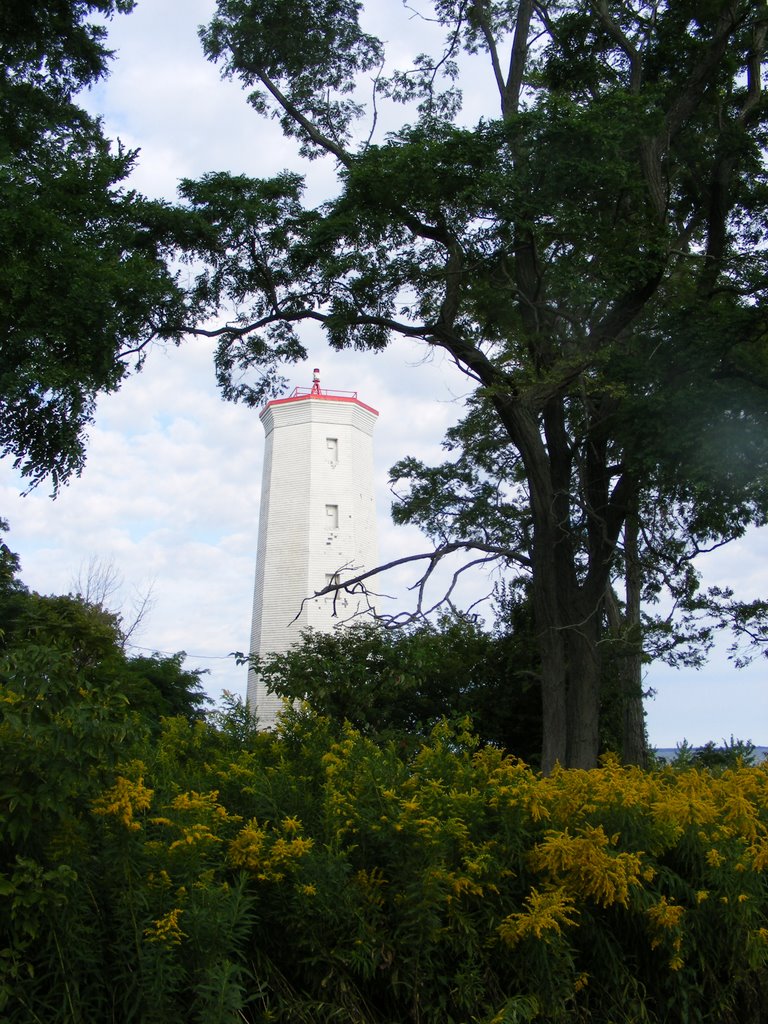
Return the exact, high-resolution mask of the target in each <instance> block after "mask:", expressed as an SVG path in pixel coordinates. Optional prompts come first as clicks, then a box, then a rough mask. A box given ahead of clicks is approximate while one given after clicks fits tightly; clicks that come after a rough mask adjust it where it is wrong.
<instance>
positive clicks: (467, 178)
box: [181, 0, 768, 768]
mask: <svg viewBox="0 0 768 1024" xmlns="http://www.w3.org/2000/svg"><path fill="white" fill-rule="evenodd" d="M409 16H411V17H413V18H414V20H415V22H416V24H418V23H419V21H420V19H423V22H424V24H427V23H428V24H430V25H431V26H432V27H434V26H435V25H439V26H441V27H442V29H443V33H444V34H443V41H442V43H441V44H440V45H439V46H438V47H437V48H436V49H433V51H432V52H425V53H424V54H422V55H421V56H419V57H418V58H417V59H416V60H415V61H414V63H413V65H412V66H408V67H404V66H398V65H397V64H394V65H393V64H392V63H388V62H387V54H386V46H385V44H384V42H382V41H381V40H380V39H377V38H375V37H373V36H372V34H370V33H369V32H367V31H366V29H365V22H366V12H365V10H364V9H363V8H362V6H361V5H360V4H358V3H354V2H350V0H328V2H325V3H320V4H317V3H312V4H309V3H307V4H304V3H299V4H296V3H294V2H290V3H288V2H285V0H220V2H219V3H218V4H217V11H216V15H215V17H214V18H213V20H212V21H211V22H210V24H209V25H208V26H207V27H206V28H205V29H203V30H202V33H201V34H202V40H203V45H204V47H205V50H206V53H207V54H208V56H209V57H210V58H211V59H212V60H215V61H217V62H218V63H219V65H220V66H221V68H222V73H223V74H224V75H226V76H229V77H232V78H235V79H238V80H240V81H241V82H242V83H243V85H244V87H245V88H246V89H247V90H249V99H250V102H251V103H252V105H253V106H254V108H255V110H256V111H257V112H258V113H260V114H270V115H272V116H275V117H277V118H278V119H279V121H280V123H281V125H282V127H283V130H284V131H285V133H286V134H287V135H289V136H291V137H292V138H295V140H296V144H297V146H298V148H299V149H300V151H301V152H303V153H304V154H306V155H308V156H310V157H313V158H320V157H325V158H328V159H330V160H331V161H332V162H333V163H334V164H335V166H336V168H337V173H338V189H339V191H338V195H337V196H336V197H335V198H334V199H331V200H329V201H328V202H327V203H325V204H323V205H321V206H319V207H316V208H309V207H308V206H306V205H305V204H304V203H303V201H302V187H303V183H302V180H301V179H300V177H299V176H297V175H295V174H289V173H285V174H283V175H280V176H278V177H276V178H273V179H270V180H247V179H244V178H242V177H238V178H236V177H233V176H231V175H228V174H226V173H219V174H212V175H209V176H207V177H205V178H204V179H202V180H201V181H197V182H191V181H188V182H185V183H183V185H182V190H181V191H182V196H183V198H184V200H185V201H186V202H187V203H188V204H189V206H190V207H191V208H192V209H193V210H194V211H195V212H197V213H199V214H200V215H201V216H202V217H203V218H205V219H206V220H207V221H208V222H209V224H210V226H211V228H212V229H213V232H214V233H215V237H216V241H215V244H212V245H209V246H208V247H207V248H206V247H203V249H201V250H199V251H198V255H199V256H201V257H202V258H203V259H206V260H207V261H208V263H209V269H208V270H207V271H206V272H205V273H203V274H202V275H200V276H199V278H198V281H197V286H196V289H195V293H194V298H195V301H197V302H200V303H202V304H203V305H204V306H205V307H206V308H207V309H208V310H209V311H211V312H213V311H215V310H220V309H222V308H223V306H224V304H225V303H231V304H233V305H234V306H235V307H236V309H237V314H236V315H235V316H233V317H231V318H230V319H229V320H228V321H227V323H226V324H225V325H223V326H222V327H221V328H220V329H219V330H218V331H217V332H216V333H217V334H218V336H219V338H220V344H219V350H218V357H217V365H218V371H219V374H220V379H221V380H222V383H223V385H224V389H225V392H226V393H227V394H228V395H229V396H230V397H234V398H242V399H245V400H247V401H251V402H259V401H261V400H262V399H263V398H264V397H266V396H267V395H269V394H270V393H272V392H271V389H272V388H273V387H274V385H275V379H276V376H277V372H278V369H279V366H280V365H281V363H283V362H285V361H293V360H296V359H298V358H301V357H302V355H303V352H304V350H303V347H302V344H301V339H300V335H299V334H298V333H297V325H299V324H300V323H301V322H306V321H311V322H315V323H319V324H321V325H322V326H323V327H324V329H325V330H326V332H327V335H328V339H329V341H330V343H331V345H333V346H335V347H346V346H356V347H358V348H361V349H368V350H376V349H379V348H381V347H383V346H385V345H386V344H387V343H388V340H389V339H390V337H391V336H392V335H393V334H400V335H403V336H406V337H409V338H415V339H419V340H421V341H422V342H423V343H424V345H425V346H426V347H427V348H431V347H439V348H441V349H443V350H444V351H445V352H446V353H448V354H449V356H450V357H452V358H453V359H454V360H455V361H456V363H457V365H458V366H459V367H460V368H461V369H462V370H463V371H464V372H465V374H466V375H467V378H468V379H469V380H470V381H471V382H473V384H474V386H475V389H476V390H475V392H474V395H473V397H472V399H471V402H470V408H469V418H468V420H467V424H466V426H465V429H464V432H463V433H462V434H460V435H455V436H454V441H455V442H457V444H458V447H459V449H460V451H461V452H463V453H464V454H463V456H462V457H463V458H464V460H465V461H464V467H465V468H466V473H467V474H468V476H467V478H466V479H464V478H462V477H460V476H459V479H458V482H459V485H460V487H459V489H458V490H457V487H456V482H457V479H456V475H457V474H461V473H462V472H464V470H463V469H462V464H461V457H460V458H459V460H458V462H457V460H456V458H455V457H454V459H453V460H452V462H451V464H450V465H448V466H447V467H445V468H444V469H443V470H442V471H437V470H436V471H430V470H428V468H427V467H422V466H418V465H416V464H414V463H407V462H406V463H403V464H401V466H400V468H399V470H398V473H397V475H398V476H399V477H400V478H401V480H403V481H405V484H406V495H405V498H404V500H405V502H406V505H405V506H404V508H403V510H402V511H401V516H402V518H411V520H412V521H418V522H421V523H422V524H424V525H426V526H427V527H428V529H429V530H430V532H431V533H432V535H433V536H434V538H435V539H436V540H437V542H438V545H440V544H447V543H451V544H452V545H454V546H455V545H456V544H457V543H458V544H460V545H461V544H463V545H464V546H466V548H467V549H471V548H472V547H479V548H481V549H483V548H484V546H487V545H488V544H493V545H494V546H495V547H496V548H499V547H501V548H502V549H503V550H501V551H498V552H497V553H499V554H501V555H502V557H503V558H504V560H505V561H506V562H507V564H508V565H509V567H510V570H511V571H512V572H513V573H523V574H526V575H529V576H530V580H531V594H532V601H533V606H534V613H535V622H536V627H535V628H536V633H537V636H538V639H539V645H540V657H541V664H542V692H543V706H544V751H543V765H544V766H545V768H551V767H552V766H553V765H554V764H555V763H556V762H557V761H559V762H560V763H562V764H567V765H574V766H590V765H593V764H594V763H595V758H596V755H597V749H598V732H599V715H600V701H601V692H600V691H601V677H602V672H601V660H602V652H603V645H604V641H605V639H606V637H607V630H608V629H609V622H608V619H609V614H608V603H609V602H610V601H611V600H612V598H611V596H610V592H611V591H612V589H613V585H614V584H615V583H616V582H617V581H620V580H621V579H625V580H626V581H627V585H628V589H627V594H626V598H625V600H623V602H622V601H618V600H615V601H613V606H614V609H615V608H619V609H621V608H622V607H623V611H624V614H625V616H627V619H628V621H627V624H628V626H629V627H630V628H634V627H635V626H636V622H635V621H634V620H635V619H636V618H637V614H638V613H637V599H636V598H637V594H636V591H637V586H638V579H639V578H640V576H639V571H638V569H637V566H638V565H640V564H641V559H642V558H643V557H647V558H650V557H651V553H652V551H653V549H654V544H655V545H656V546H657V547H658V548H659V549H661V548H662V547H663V548H664V551H665V552H666V555H665V557H667V556H668V564H676V566H677V568H678V569H679V568H680V567H681V566H682V565H683V562H684V561H685V559H683V560H681V559H680V558H677V563H675V558H674V556H673V555H671V554H670V551H671V548H670V547H669V545H670V544H673V545H674V544H675V543H677V544H680V543H682V544H683V545H693V546H694V547H695V546H702V545H705V544H707V543H711V542H714V543H719V542H721V541H722V540H724V539H729V538H731V537H733V536H737V535H739V534H740V533H741V532H743V530H744V529H745V528H746V526H747V525H748V524H749V523H753V522H758V523H761V522H763V520H764V517H765V510H766V467H767V466H768V461H767V456H768V451H767V450H766V445H767V444H768V431H766V426H768V423H767V422H766V402H765V395H766V390H765V388H766V383H768V347H767V346H766V334H765V328H766V322H765V302H764V300H765V288H766V283H767V282H768V278H767V277H766V251H767V250H766V246H765V224H766V221H765V213H766V176H765V165H764V143H765V126H766V110H767V107H766V102H765V100H764V96H763V91H762V79H761V75H762V66H763V62H764V56H765V40H766V31H767V30H768V20H767V19H766V10H765V7H764V5H763V4H760V3H755V2H752V0H727V2H726V0H713V2H711V3H705V4H702V3H695V4H694V3H689V2H687V0H683V2H675V3H663V2H660V3H646V2H635V0H629V2H609V0H599V2H588V0H550V2H546V3H535V2H533V0H520V2H516V3H511V2H499V0H460V2H459V0H451V2H443V0H440V2H435V3H430V4H423V5H421V6H419V7H418V8H417V9H416V10H414V11H412V12H409ZM432 38H434V35H433V36H432ZM470 76H471V78H472V82H473V89H474V95H475V97H478V96H481V95H484V96H485V97H486V99H487V102H486V104H485V107H484V109H483V110H482V112H481V114H480V115H479V116H477V115H473V116H472V117H469V116H464V115H463V113H462V91H461V90H462V86H463V85H465V84H466V79H467V78H468V77H470ZM483 76H484V77H483ZM366 90H367V93H368V95H367V97H366V96H365V95H364V94H365V92H366ZM366 98H367V100H368V105H367V108H366V104H365V100H366ZM398 108H399V110H400V115H399V121H398V119H397V118H398V115H397V109H398ZM473 109H474V106H473ZM375 115H378V116H379V117H380V118H381V120H382V121H386V123H387V125H388V126H391V129H390V131H389V133H388V134H387V135H386V136H385V137H384V138H383V139H382V140H380V139H378V138H377V137H376V135H375V133H372V132H371V131H369V129H370V128H371V125H372V124H373V123H374V120H375ZM366 117H367V118H368V120H367V121H365V118H366ZM253 367H258V369H259V371H260V373H261V374H263V376H261V377H260V378H259V379H258V381H257V383H255V384H251V383H249V381H248V378H247V376H244V371H246V372H247V370H248V369H250V368H253ZM441 473H442V475H441ZM465 485H466V487H467V488H469V491H468V492H464V491H461V488H463V487H465ZM409 487H410V491H408V488H409ZM408 493H409V494H410V498H409V497H408ZM459 494H461V497H459ZM491 498H492V499H493V500H491ZM409 501H410V502H411V504H410V506H409V505H408V504H407V503H408V502H409ZM457 506H459V507H457ZM665 509H666V510H667V512H668V514H669V517H670V520H674V522H675V524H676V530H678V532H675V531H672V533H670V532H669V530H666V532H664V530H662V531H661V533H660V534H658V535H656V536H651V532H652V531H651V530H650V527H651V526H652V525H654V523H655V522H656V521H657V520H658V511H659V510H661V512H662V513H663V512H664V510H665ZM661 525H662V526H664V525H665V524H661ZM633 566H634V568H633ZM657 566H658V575H657V578H658V579H661V580H663V579H664V578H665V576H666V575H667V573H666V565H664V564H662V563H661V562H658V563H657ZM633 588H634V590H633ZM630 591H633V592H632V593H630ZM616 596H617V595H615V594H614V595H613V597H616ZM630 620H631V621H630ZM632 676H633V678H634V680H635V684H633V685H635V698H636V699H638V700H639V696H640V694H639V690H638V687H639V677H638V674H637V672H633V673H632Z"/></svg>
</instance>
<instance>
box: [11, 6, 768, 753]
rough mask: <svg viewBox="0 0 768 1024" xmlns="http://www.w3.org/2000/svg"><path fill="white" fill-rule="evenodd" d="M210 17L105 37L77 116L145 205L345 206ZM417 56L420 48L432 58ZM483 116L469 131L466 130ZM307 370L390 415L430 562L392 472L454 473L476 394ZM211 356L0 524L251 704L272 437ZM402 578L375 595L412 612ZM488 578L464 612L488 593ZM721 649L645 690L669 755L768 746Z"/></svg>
mask: <svg viewBox="0 0 768 1024" xmlns="http://www.w3.org/2000/svg"><path fill="white" fill-rule="evenodd" d="M213 8H214V4H213V0H139V3H138V6H137V8H136V10H135V11H134V12H133V13H132V14H131V15H129V16H127V17H126V16H122V17H119V18H117V19H115V21H114V22H112V23H111V29H110V46H111V47H112V48H113V49H114V50H115V51H116V56H115V61H114V62H113V69H112V74H111V76H110V77H109V79H107V80H106V81H105V82H103V83H100V84H99V85H98V86H97V87H96V88H95V89H93V90H92V91H91V92H90V93H88V94H87V95H86V96H84V97H83V102H84V104H85V105H87V106H88V107H89V109H91V110H92V111H93V112H95V113H98V114H99V115H100V116H102V117H103V119H104V122H105V126H106V131H107V134H108V135H109V136H110V137H112V138H120V139H121V140H122V142H123V143H124V144H125V145H127V146H128V147H129V148H137V149H139V150H140V154H139V158H138V165H137V168H136V171H135V172H134V176H133V178H132V181H131V183H132V184H133V185H134V186H135V187H136V188H138V189H139V190H141V191H142V192H144V193H145V194H146V195H148V196H151V197H164V198H167V199H173V198H174V197H175V190H176V186H177V183H178V181H179V179H181V178H184V177H192V178H194V177H199V176H201V175H202V174H204V173H206V172H207V171H215V170H228V171H231V172H233V173H245V174H249V175H252V176H268V175H271V174H275V173H277V172H279V171H280V170H282V169H284V168H287V167H289V168H292V169H299V170H302V171H304V172H306V173H307V174H308V185H309V190H308V195H309V197H310V199H313V200H317V201H319V200H322V199H323V198H325V197H326V196H327V195H328V194H329V190H330V189H331V187H332V177H331V176H330V172H331V168H330V167H328V166H327V165H326V164H324V163H323V162H322V161H318V162H314V163H312V164H306V163H304V162H302V161H301V160H299V159H298V158H297V157H296V155H295V149H294V145H293V144H292V143H291V142H290V141H286V140H284V139H283V138H282V136H281V134H280V132H279V128H278V127H277V125H276V124H275V123H274V122H269V121H265V120H263V119H261V118H259V117H258V116H257V115H256V114H255V113H254V112H253V111H252V110H251V108H250V107H249V106H248V104H247V101H246V97H245V93H244V92H243V91H242V90H241V89H240V87H239V86H238V85H237V84H236V83H232V82H226V81H222V80H221V79H220V76H219V72H218V70H217V69H216V68H215V67H214V66H213V65H211V64H209V63H208V62H207V61H206V60H205V58H204V56H203V54H202V50H201V47H200V44H199V41H198V38H197V27H198V25H200V24H203V23H204V22H206V21H207V20H208V18H209V17H210V14H211V13H212V11H213ZM368 9H369V16H370V19H371V20H370V23H369V24H370V27H371V29H372V30H373V31H376V32H378V33H379V34H381V35H382V36H383V37H384V38H386V39H388V40H389V41H390V43H391V44H392V49H393V50H394V51H395V52H396V54H397V55H398V56H399V57H400V58H402V59H404V58H405V57H406V56H407V53H408V52H409V47H410V49H413V48H414V47H415V46H416V41H415V39H414V38H413V37H414V36H415V35H416V34H417V33H415V32H413V33H412V32H409V31H408V27H409V24H410V25H412V22H408V21H404V22H403V25H405V27H406V32H403V31H402V28H401V27H398V26H397V25H396V24H395V21H394V17H393V13H397V11H398V10H399V5H398V4H397V3H396V0H378V2H377V3H373V4H369V5H368ZM419 41H420V42H422V43H423V40H419ZM472 101H473V100H472V97H469V114H468V116H469V117H471V116H473V112H472V109H471V107H472ZM304 340H305V344H306V346H307V349H308V358H307V361H306V363H305V364H301V365H298V366H296V367H293V368H291V369H290V370H289V372H288V374H287V375H288V376H289V377H290V378H291V386H293V385H300V386H309V384H310V383H311V376H312V368H313V367H314V366H318V367H319V368H320V370H321V378H322V386H323V387H328V388H332V389H339V390H349V391H357V392H358V395H359V397H360V399H361V400H362V401H364V402H365V403H366V404H369V405H372V406H373V407H374V408H376V409H377V410H378V411H379V414H380V415H379V421H378V425H377V428H376V432H375V435H374V445H375V479H376V488H377V508H378V516H379V547H380V552H381V558H382V561H389V560H390V559H393V558H397V557H402V556H403V555H407V554H413V553H415V552H418V551H424V550H427V547H428V542H427V541H426V540H425V539H424V538H423V537H421V536H420V535H419V533H418V531H416V530H415V529H413V528H403V527H395V526H394V525H393V524H392V522H391V517H390V506H391V495H390V493H389V489H388V484H387V479H388V469H389V467H390V466H391V465H392V464H393V463H394V462H395V461H397V460H398V459H399V458H402V457H404V456H405V455H414V456H417V457H418V458H421V459H423V460H424V461H426V462H435V461H438V460H439V459H440V458H441V454H442V453H441V448H440V442H441V440H442V437H443V435H444V432H445V429H446V428H447V427H448V426H450V425H451V424H452V423H453V422H455V421H456V420H457V419H458V418H459V417H460V415H461V411H462V404H461V403H462V398H463V396H465V395H466V394H467V391H468V387H467V381H466V379H465V378H464V377H463V376H462V375H461V374H460V373H459V372H458V370H457V369H456V368H455V367H454V366H453V365H452V364H451V363H450V361H449V360H447V359H444V358H441V357H440V356H439V355H435V356H433V357H432V358H431V359H427V360H425V359H424V353H423V351H422V350H420V349H419V348H418V347H417V346H416V345H415V344H413V343H406V342H403V341H398V342H397V343H395V344H393V345H392V346H391V347H390V348H389V349H388V350H387V351H386V352H384V353H381V354H372V353H359V352H352V353H333V352H332V351H331V350H330V349H328V348H327V346H326V344H325V342H324V339H323V337H322V335H321V333H320V332H319V331H318V330H311V329H310V330H309V331H307V332H306V334H305V335H304ZM212 350H213V345H212V343H211V342H209V341H207V340H201V339H190V340H189V341H187V342H185V343H184V344H183V345H182V346H181V347H179V348H174V347H171V348H170V349H166V348H162V347H159V346H158V347H156V348H155V349H153V350H152V351H151V352H150V354H149V358H148V360H147V363H146V365H145V367H144V369H143V370H142V372H141V373H139V374H137V375H134V376H132V377H130V378H128V380H127V381H126V382H125V383H124V384H123V386H122V388H121V390H120V391H119V392H117V393H116V394H114V395H109V396H104V397H102V398H101V400H100V401H99V406H98V411H97V415H96V419H95V423H94V424H93V426H92V428H91V430H90V433H89V443H88V459H87V463H86V466H85V469H84V471H83V474H82V476H81V477H80V478H78V479H75V480H73V481H72V482H71V483H70V484H69V486H68V487H66V488H65V489H64V490H63V492H62V493H61V494H60V496H59V497H58V498H56V499H55V500H52V499H51V498H50V496H49V491H48V490H46V487H45V485H42V486H40V487H38V488H37V489H36V490H34V491H33V492H31V493H30V494H28V495H26V496H21V494H20V492H21V490H22V489H23V483H22V482H21V481H20V480H19V478H18V476H17V475H16V473H15V472H14V471H13V468H12V465H11V463H10V461H9V460H6V461H5V462H0V515H2V516H3V517H5V518H6V519H8V520H9V522H10V533H9V536H8V543H9V546H10V548H11V549H12V550H14V551H16V552H18V554H19V555H20V557H21V562H22V579H23V580H24V582H25V583H26V584H27V585H28V586H29V587H31V588H32V589H35V590H37V591H39V592H41V593H66V592H69V591H71V590H73V589H74V587H75V581H76V579H77V578H78V576H81V575H82V573H83V571H84V568H85V567H86V566H87V565H88V563H89V562H90V561H91V560H94V559H95V560H96V561H97V562H100V563H102V564H111V565H112V566H114V568H115V570H116V571H117V572H118V573H119V574H120V577H121V578H122V580H123V586H122V589H121V592H120V594H119V595H116V597H115V601H116V603H117V604H118V605H119V604H120V602H121V601H122V602H123V608H124V611H125V614H126V616H127V617H129V618H130V609H131V606H132V604H133V603H134V601H135V600H136V598H137V596H138V597H140V596H143V595H145V594H147V593H148V592H150V591H151V610H150V612H149V614H148V616H147V618H146V619H145V621H144V623H143V624H142V628H141V630H140V632H139V633H138V634H137V635H135V636H134V637H133V638H132V639H133V641H134V643H135V645H136V646H135V652H136V653H145V652H151V651H158V652H163V653H175V652H177V651H186V652H187V665H188V666H189V667H192V668H203V669H205V670H207V673H208V674H207V675H206V676H205V677H204V680H203V681H204V685H205V688H206V690H207V691H208V693H209V694H210V695H211V696H212V697H213V698H214V699H218V698H219V697H220V695H221V692H222V690H229V691H230V692H233V693H235V694H237V695H239V696H244V695H245V684H246V679H245V672H244V670H243V669H242V668H239V667H237V666H236V665H235V663H234V660H233V659H232V658H231V657H230V656H229V655H230V653H231V652H233V651H242V650H244V649H246V647H247V644H248V637H249V634H250V618H251V604H252V590H253V576H254V569H255V550H256V536H257V528H258V514H259V493H260V485H261V464H262V451H263V430H262V427H261V424H260V422H259V418H258V413H257V411H256V410H252V409H247V408H244V407H241V406H237V405H232V404H229V403H225V402H224V401H223V400H222V399H221V398H220V397H219V394H218V392H217V389H216V384H215V380H214V373H213V359H212ZM699 568H700V569H701V571H702V572H703V574H704V579H705V583H706V584H707V585H719V586H732V587H733V588H734V589H735V590H736V591H737V593H738V594H739V596H742V597H744V598H754V597H764V596H766V590H767V589H768V588H767V587H766V583H767V582H768V534H766V531H764V530H763V531H753V532H752V533H751V534H750V535H749V536H748V537H747V538H745V539H744V540H743V541H740V542H737V543H735V544H732V545H729V546H728V547H727V548H725V549H721V550H720V551H718V552H715V553H713V554H711V555H707V556H705V557H704V558H703V559H702V560H701V562H700V563H699ZM409 582H410V579H409V577H408V576H407V575H406V572H405V571H399V572H395V573H393V574H392V575H390V576H388V577H387V579H386V581H384V582H382V583H381V584H380V590H381V591H383V592H384V593H385V594H390V595H392V596H393V600H392V601H390V602H389V607H390V608H395V607H397V608H399V607H401V606H402V603H403V602H405V601H407V599H408V593H407V585H408V583H409ZM489 587H490V584H489V581H487V580H485V579H475V580H474V581H472V582H471V583H470V584H469V585H468V586H467V588H466V590H465V594H464V596H465V598H466V600H468V601H469V600H471V599H474V598H475V597H477V596H481V595H483V594H485V593H486V592H487V591H488V589H489ZM725 647H726V645H725V644H723V645H721V646H720V648H719V649H718V651H717V653H716V654H715V656H714V657H713V658H712V659H711V660H710V664H709V665H708V666H707V668H706V669H704V670H701V671H699V672H695V671H692V670H669V669H665V668H664V667H663V666H653V667H651V668H650V669H649V671H648V672H647V676H646V680H645V682H646V686H648V687H650V688H652V689H653V690H655V697H654V698H653V699H652V700H649V701H648V702H647V712H648V731H649V737H650V740H651V743H652V744H653V745H654V746H657V747H674V746H675V745H676V744H677V743H679V742H680V741H682V740H683V739H684V738H686V739H687V740H688V741H689V742H691V743H693V744H701V743H704V742H706V741H707V740H710V739H714V740H718V741H719V740H721V739H723V738H726V739H727V738H729V737H730V736H731V735H733V736H735V737H737V738H741V739H751V740H752V741H753V742H755V743H756V744H758V745H767V744H768V699H766V674H767V671H766V670H768V661H766V659H765V658H761V659H758V660H757V661H756V662H755V663H754V664H753V665H752V667H751V668H749V669H746V670H741V671H738V672H737V671H736V670H735V669H734V668H733V667H732V665H731V663H730V662H729V661H728V659H727V654H726V651H725Z"/></svg>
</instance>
